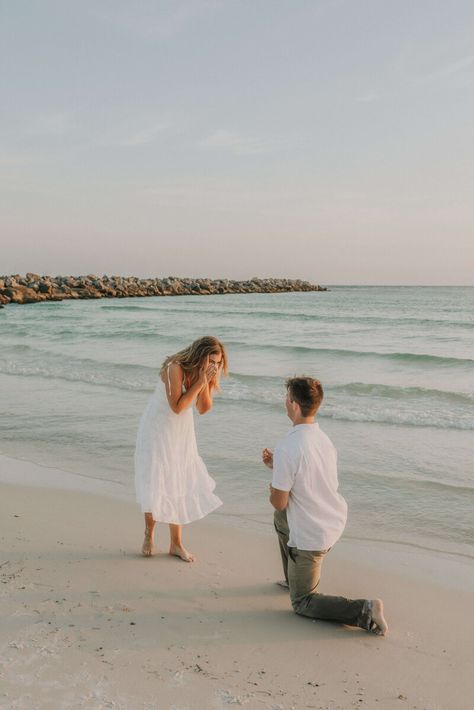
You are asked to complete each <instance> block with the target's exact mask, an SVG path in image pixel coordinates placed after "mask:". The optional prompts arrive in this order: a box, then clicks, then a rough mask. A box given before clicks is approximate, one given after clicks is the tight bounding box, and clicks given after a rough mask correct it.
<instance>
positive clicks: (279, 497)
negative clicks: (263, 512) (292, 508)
mask: <svg viewBox="0 0 474 710" xmlns="http://www.w3.org/2000/svg"><path fill="white" fill-rule="evenodd" d="M289 497H290V493H289V491H281V490H280V489H279V488H273V486H272V484H270V503H271V504H272V505H273V507H274V508H275V510H285V508H286V506H287V505H288V498H289Z"/></svg>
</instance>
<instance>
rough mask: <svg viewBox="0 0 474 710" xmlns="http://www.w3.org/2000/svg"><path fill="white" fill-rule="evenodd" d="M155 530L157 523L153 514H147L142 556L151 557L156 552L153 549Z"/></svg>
mask: <svg viewBox="0 0 474 710" xmlns="http://www.w3.org/2000/svg"><path fill="white" fill-rule="evenodd" d="M154 529H155V521H154V520H153V515H152V514H151V513H145V537H144V539H143V545H142V555H144V557H151V555H153V553H154V552H155V548H154V547H153V531H154Z"/></svg>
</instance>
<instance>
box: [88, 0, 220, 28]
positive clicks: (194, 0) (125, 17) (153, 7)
mask: <svg viewBox="0 0 474 710" xmlns="http://www.w3.org/2000/svg"><path fill="white" fill-rule="evenodd" d="M222 5H223V2H222V0H181V2H177V1H176V0H168V2H166V1H165V2H161V3H160V4H159V6H157V3H148V9H147V7H146V3H145V7H143V5H142V6H141V7H140V6H139V5H136V4H135V5H133V10H132V11H130V10H129V9H128V8H129V7H132V6H131V5H130V4H128V3H127V5H126V6H125V7H126V9H125V10H121V9H120V8H119V7H117V3H116V2H114V3H113V4H112V11H110V12H104V11H103V10H97V9H94V10H93V11H92V14H93V15H94V16H95V17H97V18H99V19H101V20H105V21H106V22H109V23H111V24H114V25H118V26H119V27H122V28H123V29H125V30H127V31H129V32H131V33H133V34H138V35H142V36H145V37H154V36H159V37H169V36H172V35H174V34H176V33H177V32H179V31H181V30H182V29H183V28H184V27H185V26H186V25H187V24H188V23H189V22H190V21H192V20H194V19H195V18H197V17H199V16H200V15H203V14H205V13H207V12H208V11H210V10H214V9H216V8H220V7H221V6H222Z"/></svg>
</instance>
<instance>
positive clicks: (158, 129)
mask: <svg viewBox="0 0 474 710" xmlns="http://www.w3.org/2000/svg"><path fill="white" fill-rule="evenodd" d="M165 129H166V125H165V124H164V123H158V124H156V125H155V126H151V127H150V128H146V129H144V130H143V131H138V133H132V135H130V136H128V137H125V138H123V139H121V140H118V141H116V143H115V145H119V146H130V147H134V146H142V145H150V143H154V142H155V141H156V139H157V138H158V136H160V135H161V134H162V133H163V131H164V130H165Z"/></svg>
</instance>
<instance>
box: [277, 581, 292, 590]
mask: <svg viewBox="0 0 474 710" xmlns="http://www.w3.org/2000/svg"><path fill="white" fill-rule="evenodd" d="M275 584H278V586H279V587H282V589H289V588H290V585H289V584H288V582H287V581H286V579H279V580H278V582H275Z"/></svg>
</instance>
